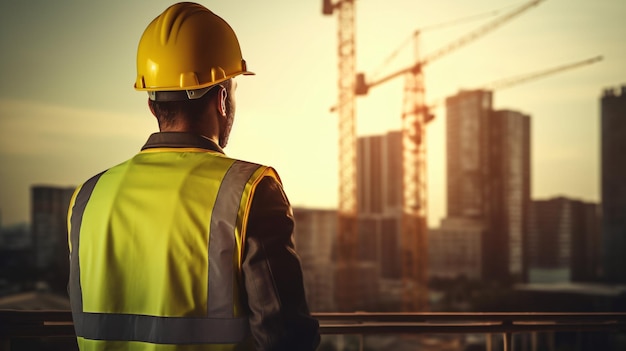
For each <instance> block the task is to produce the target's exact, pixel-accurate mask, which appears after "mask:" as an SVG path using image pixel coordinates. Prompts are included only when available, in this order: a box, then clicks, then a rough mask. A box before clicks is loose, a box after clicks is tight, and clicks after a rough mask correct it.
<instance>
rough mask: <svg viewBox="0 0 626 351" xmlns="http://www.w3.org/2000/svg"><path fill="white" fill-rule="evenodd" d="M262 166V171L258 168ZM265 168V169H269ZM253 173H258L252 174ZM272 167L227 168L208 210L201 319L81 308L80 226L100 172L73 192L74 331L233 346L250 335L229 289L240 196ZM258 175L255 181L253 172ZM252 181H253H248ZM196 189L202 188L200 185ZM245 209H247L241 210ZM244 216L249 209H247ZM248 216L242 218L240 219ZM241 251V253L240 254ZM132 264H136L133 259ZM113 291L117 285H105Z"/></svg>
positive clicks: (104, 336) (81, 334) (126, 338)
mask: <svg viewBox="0 0 626 351" xmlns="http://www.w3.org/2000/svg"><path fill="white" fill-rule="evenodd" d="M260 168H263V170H262V172H258V171H259V170H260ZM268 170H269V171H268ZM255 172H256V173H255ZM266 173H269V175H274V174H273V171H271V169H269V168H266V167H263V166H260V165H257V164H252V163H247V162H242V161H234V162H233V163H232V165H231V166H230V167H229V168H228V170H227V171H226V174H225V175H224V177H223V180H222V183H221V185H220V188H219V190H218V192H217V197H216V199H215V204H214V206H213V212H212V214H211V221H210V231H209V233H210V234H209V243H208V251H209V252H208V257H209V263H208V275H209V278H208V281H209V284H208V288H207V311H206V316H202V317H195V316H194V317H176V316H151V315H143V314H131V313H106V312H98V313H94V312H85V311H84V309H83V293H82V287H81V275H80V273H81V272H80V257H79V251H80V250H79V247H80V228H81V225H82V221H83V214H84V212H85V209H86V207H87V204H88V202H89V199H90V197H91V194H92V193H93V191H94V189H95V188H96V184H97V182H98V180H99V179H100V177H101V176H102V174H104V173H101V174H99V175H97V176H95V177H93V178H91V179H90V180H88V181H87V182H86V183H85V184H84V185H83V186H82V187H81V188H80V189H78V190H77V192H76V194H75V197H74V199H73V206H72V208H71V213H70V218H69V226H70V234H69V235H70V238H69V239H70V246H71V255H70V261H71V263H70V298H71V304H72V314H73V319H74V325H75V329H76V334H77V336H78V337H82V338H86V339H92V340H116V341H141V342H149V343H155V344H236V343H239V342H242V341H243V340H244V339H245V338H246V337H248V336H249V324H248V319H247V317H246V316H240V317H237V316H235V315H234V310H235V308H234V306H233V304H234V299H236V298H237V297H236V295H237V292H235V291H233V290H234V286H235V283H236V282H235V281H234V279H236V277H237V276H238V275H237V272H235V269H236V264H240V262H233V257H236V255H237V254H238V253H236V252H235V251H236V250H237V242H236V240H241V239H240V238H239V239H238V238H237V237H236V235H235V231H236V230H237V226H239V228H241V226H242V225H245V223H241V221H242V218H241V213H242V205H243V206H249V203H247V204H242V201H243V200H242V199H244V197H246V196H247V197H248V198H251V196H252V194H251V193H252V192H253V191H254V186H256V181H258V180H260V178H261V177H262V175H263V174H266ZM254 174H256V175H257V176H256V178H257V179H256V180H253V179H252V178H253V175H254ZM251 181H252V182H254V184H251ZM198 191H201V190H200V189H199V190H198ZM244 211H247V208H245V209H244ZM246 216H247V213H246ZM245 220H246V219H245V218H244V219H243V221H245ZM239 254H240V253H239ZM135 263H136V262H135ZM107 288H110V289H115V287H107Z"/></svg>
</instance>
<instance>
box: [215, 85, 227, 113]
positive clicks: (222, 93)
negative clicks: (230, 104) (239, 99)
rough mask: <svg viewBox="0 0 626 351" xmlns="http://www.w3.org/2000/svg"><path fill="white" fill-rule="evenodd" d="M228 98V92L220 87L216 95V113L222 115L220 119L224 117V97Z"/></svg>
mask: <svg viewBox="0 0 626 351" xmlns="http://www.w3.org/2000/svg"><path fill="white" fill-rule="evenodd" d="M227 96H228V92H227V91H226V89H225V88H224V87H220V91H219V93H218V94H217V99H218V101H217V111H218V112H219V113H220V115H222V117H226V97H227Z"/></svg>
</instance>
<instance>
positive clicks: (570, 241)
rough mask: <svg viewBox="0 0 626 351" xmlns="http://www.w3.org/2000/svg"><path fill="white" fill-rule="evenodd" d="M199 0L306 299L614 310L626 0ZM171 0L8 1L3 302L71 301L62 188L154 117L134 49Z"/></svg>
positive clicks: (1, 195)
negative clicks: (277, 199) (284, 208)
mask: <svg viewBox="0 0 626 351" xmlns="http://www.w3.org/2000/svg"><path fill="white" fill-rule="evenodd" d="M199 2H200V3H202V4H203V5H205V6H206V7H208V8H209V9H211V10H212V11H214V12H215V13H216V14H218V15H220V16H221V17H223V18H224V19H225V20H226V21H227V22H228V23H229V24H230V25H231V26H232V27H233V28H234V30H235V32H236V33H237V35H238V38H239V41H240V44H241V47H242V52H243V56H244V58H245V60H246V61H247V63H248V68H249V69H250V70H252V71H253V72H255V73H256V75H255V76H245V77H240V78H237V81H238V91H237V117H236V121H235V126H234V131H233V134H232V136H231V139H230V142H229V146H228V147H227V148H226V150H225V151H226V153H227V154H228V155H229V156H231V157H235V158H241V159H245V160H250V161H254V162H258V163H264V164H268V165H271V166H273V167H274V168H276V169H277V171H278V172H279V174H280V176H281V179H282V181H283V183H284V187H285V190H286V192H287V195H288V196H289V199H290V201H291V203H292V205H293V206H294V213H295V216H296V233H295V238H296V244H297V249H298V251H299V253H300V255H301V258H302V263H303V268H304V270H305V285H306V289H307V296H308V299H309V304H310V307H311V309H312V310H313V311H315V312H329V311H356V310H359V311H546V310H550V311H555V310H558V311H624V310H625V308H626V303H625V302H626V285H625V284H626V273H624V272H625V271H624V270H623V267H626V261H625V259H624V257H626V255H623V254H622V253H623V252H625V251H626V169H625V165H626V162H625V160H624V154H625V152H626V145H625V143H624V140H626V66H625V62H626V45H625V44H626V43H625V39H624V38H625V34H626V24H625V22H624V20H623V19H624V16H625V15H626V2H624V1H622V0H599V1H594V2H591V1H585V0H545V1H515V0H511V1H501V0H473V1H460V0H442V1H437V2H424V1H406V0H388V1H384V2H381V1H375V0H357V1H354V2H352V1H339V2H338V1H322V0H307V1H288V0H273V1H269V2H252V1H228V2H226V1H199ZM170 4H171V2H168V1H161V0H155V1H150V2H146V1H132V2H129V1H122V0H113V1H106V2H84V1H72V0H60V1H54V2H52V1H43V0H39V1H37V0H33V1H20V2H17V1H1V2H0V28H1V30H0V51H1V52H2V54H1V56H0V77H2V78H1V80H0V163H1V164H2V167H1V168H0V228H1V232H0V252H1V254H0V308H23V309H38V308H41V309H51V308H52V309H54V308H59V309H67V308H69V305H68V304H67V301H66V293H65V285H66V281H67V267H66V265H67V262H66V258H67V248H66V239H65V238H66V236H67V232H66V229H65V218H64V215H65V212H66V210H67V204H68V203H69V197H70V196H71V194H72V192H73V190H74V188H75V187H76V186H77V185H78V184H80V183H81V182H82V181H84V180H86V179H87V178H89V177H90V176H91V175H93V174H96V173H98V172H100V171H102V170H103V169H106V168H108V167H111V166H113V165H115V164H117V163H120V162H122V161H124V160H126V159H127V158H130V157H132V156H133V155H134V154H135V153H137V152H138V150H139V149H140V148H141V146H142V145H143V143H144V142H145V141H146V139H147V137H148V136H149V135H150V134H151V133H153V132H156V131H157V124H156V121H155V120H154V118H153V117H152V115H151V114H150V112H149V110H148V109H147V103H146V101H147V96H146V95H145V93H142V92H136V91H134V89H133V84H134V81H135V74H136V71H135V55H136V49H137V44H138V41H139V38H140V36H141V34H142V32H143V30H144V29H145V27H146V26H147V24H148V23H149V22H150V21H151V20H152V19H153V18H154V17H156V16H157V15H159V14H160V13H161V12H162V11H163V10H164V9H165V8H166V7H167V6H169V5H170ZM340 38H341V40H340ZM357 75H358V77H357ZM403 121H404V122H403ZM346 123H347V124H346ZM341 126H343V127H341ZM346 126H347V127H346ZM407 177H408V178H407ZM340 179H341V180H340Z"/></svg>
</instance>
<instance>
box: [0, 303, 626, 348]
mask: <svg viewBox="0 0 626 351" xmlns="http://www.w3.org/2000/svg"><path fill="white" fill-rule="evenodd" d="M314 316H315V317H316V318H317V319H318V320H319V321H320V332H321V333H322V335H356V336H359V337H360V338H361V340H362V339H363V336H367V335H384V334H396V335H405V334H421V335H426V334H485V335H489V336H491V335H498V334H499V335H501V336H502V340H503V344H502V349H503V350H505V351H510V350H512V345H513V344H512V339H513V335H514V334H520V333H535V332H540V333H546V332H598V331H600V332H607V333H625V332H626V312H606V313H605V312H597V313H596V312H594V313H577V312H573V313H569V312H568V313H560V312H557V313H544V312H537V313H533V312H530V313H509V312H503V313H365V312H363V313H361V312H356V313H314ZM25 339H38V340H43V342H44V343H49V344H52V345H54V344H58V345H64V346H63V347H64V348H65V349H67V348H68V346H67V345H70V346H69V349H72V345H75V334H74V326H73V324H72V315H71V313H70V311H17V310H0V350H7V351H10V350H11V349H12V345H14V344H15V343H16V342H17V341H20V340H25ZM488 340H491V339H488ZM359 348H360V349H363V344H362V342H361V345H360V346H359ZM491 348H492V343H491V342H488V343H487V349H488V350H490V349H491ZM47 349H49V350H53V349H55V348H54V347H50V348H47Z"/></svg>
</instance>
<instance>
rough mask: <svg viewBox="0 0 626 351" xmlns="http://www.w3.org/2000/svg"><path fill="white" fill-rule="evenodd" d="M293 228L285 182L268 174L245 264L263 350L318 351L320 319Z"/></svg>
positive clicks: (253, 215) (256, 202)
mask: <svg viewBox="0 0 626 351" xmlns="http://www.w3.org/2000/svg"><path fill="white" fill-rule="evenodd" d="M293 228H294V219H293V213H292V210H291V205H290V204H289V201H288V200H287V197H286V195H285V193H284V191H283V189H282V186H281V185H280V184H279V183H278V182H277V181H276V180H275V179H274V178H271V177H265V178H263V179H262V180H261V182H260V183H259V185H258V186H257V189H256V191H255V194H254V198H253V200H252V205H251V209H250V216H249V219H248V227H247V229H246V243H245V251H244V259H243V265H242V276H243V281H244V285H245V290H246V294H247V302H248V306H249V308H250V327H251V330H252V335H253V337H254V341H255V344H256V349H257V350H258V351H270V350H271V351H275V350H293V351H296V350H302V351H308V350H315V349H316V348H317V346H318V344H319V342H320V336H319V323H318V321H317V320H315V319H314V318H312V317H311V315H310V313H309V309H308V306H307V303H306V299H305V294H304V284H303V279H302V268H301V265H300V259H299V257H298V255H297V253H296V252H295V249H294V241H293Z"/></svg>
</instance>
